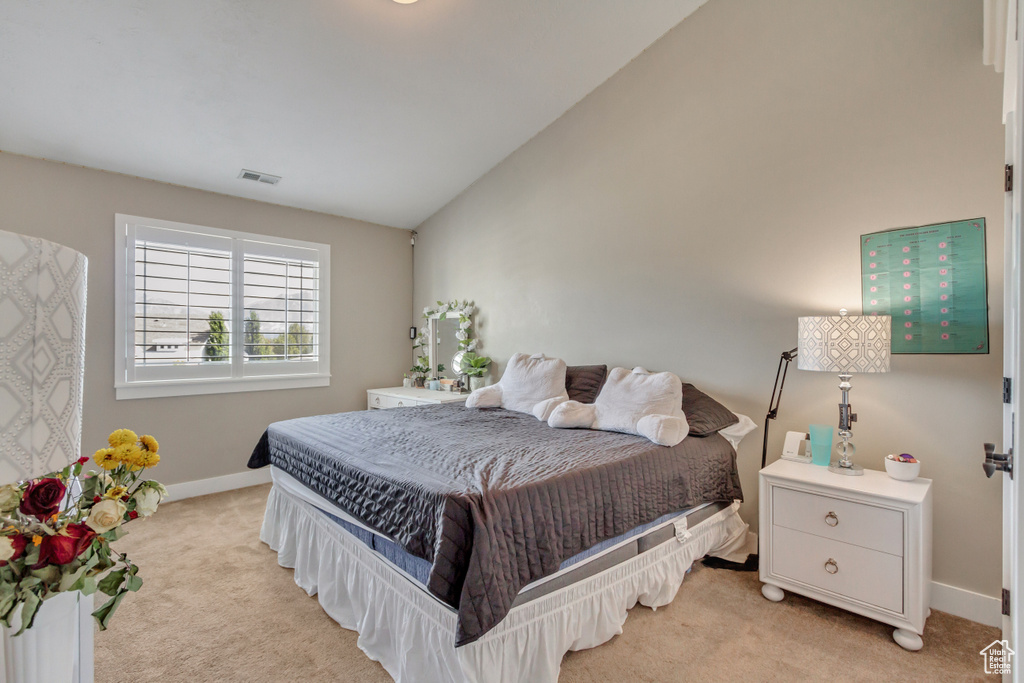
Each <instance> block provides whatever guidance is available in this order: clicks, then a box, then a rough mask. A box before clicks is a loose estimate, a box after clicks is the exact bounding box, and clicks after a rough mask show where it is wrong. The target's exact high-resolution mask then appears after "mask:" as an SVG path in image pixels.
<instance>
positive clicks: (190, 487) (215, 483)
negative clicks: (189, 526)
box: [167, 467, 270, 502]
mask: <svg viewBox="0 0 1024 683" xmlns="http://www.w3.org/2000/svg"><path fill="white" fill-rule="evenodd" d="M267 483H270V468H269V467H264V468H262V469H258V470H248V471H246V472H238V473H236V474H225V475H224V476H222V477H210V478H209V479H198V480H196V481H185V482H182V483H180V484H168V486H167V499H168V501H169V502H170V501H175V500H184V499H186V498H195V497H196V496H207V495H209V494H211V493H220V492H221V491H231V490H232V489H243V488H245V487H246V486H257V485H259V484H267Z"/></svg>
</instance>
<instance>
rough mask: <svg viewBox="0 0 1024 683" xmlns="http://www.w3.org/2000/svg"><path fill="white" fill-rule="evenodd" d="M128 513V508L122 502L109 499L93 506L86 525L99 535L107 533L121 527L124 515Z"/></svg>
mask: <svg viewBox="0 0 1024 683" xmlns="http://www.w3.org/2000/svg"><path fill="white" fill-rule="evenodd" d="M127 511H128V508H126V507H125V505H124V503H122V502H121V501H119V500H111V499H109V498H107V499H106V500H101V501H100V502H98V503H96V504H95V505H93V506H92V510H91V511H90V512H89V518H88V519H86V520H85V523H86V524H87V525H88V526H89V528H90V529H92V530H93V531H95V532H96V533H98V534H102V533H106V532H107V531H110V530H111V529H113V528H114V527H118V526H121V522H123V521H124V513H125V512H127Z"/></svg>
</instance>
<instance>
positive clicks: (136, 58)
mask: <svg viewBox="0 0 1024 683" xmlns="http://www.w3.org/2000/svg"><path fill="white" fill-rule="evenodd" d="M704 2H706V0H643V2H635V1H632V0H475V1H472V0H419V2H416V3H415V4H410V5H403V4H398V3H396V2H393V1H392V0H290V1H289V2H279V1H275V2H271V1H270V0H172V1H169V2H150V1H149V0H103V1H101V2H78V1H75V0H49V1H45V2H42V1H34V2H28V1H25V2H22V1H18V2H3V3H0V150H4V151H8V152H14V153H17V154H25V155H29V156H35V157H43V158H49V159H54V160H58V161H64V162H69V163H74V164H81V165H84V166H90V167H94V168H100V169H105V170H109V171H117V172H120V173H128V174H132V175H137V176H142V177H144V178H151V179H154V180H159V181H164V182H169V183H176V184H180V185H186V186H189V187H196V188H200V189H204V190H211V191H214V192H221V193H225V194H230V195H236V196H240V197H248V198H252V199H259V200H263V201H269V202H274V203H277V204H284V205H287V206H296V207H301V208H306V209H312V210H316V211H323V212H327V213H332V214H337V215H342V216H349V217H353V218H359V219H363V220H368V221H372V222H376V223H382V224H385V225H392V226H398V227H405V228H411V227H415V226H416V225H418V224H419V223H420V222H422V221H423V220H424V219H426V218H427V217H429V216H430V215H431V214H433V213H434V212H435V211H437V210H438V209H439V208H441V207H442V206H444V205H445V204H446V203H447V202H448V201H450V200H451V199H452V198H453V197H455V196H456V195H457V194H458V193H459V192H461V191H462V190H463V189H465V188H466V187H467V186H469V185H470V184H471V183H472V182H473V181H474V180H476V179H477V178H479V177H480V176H481V175H483V174H484V173H485V172H486V171H487V170H489V169H490V168H491V167H493V166H494V165H495V164H497V163H498V162H499V161H501V160H502V159H504V158H505V157H506V156H507V155H508V154H510V153H511V152H512V151H514V150H515V149H516V148H517V147H519V146H520V145H522V144H523V143H524V142H526V141H527V140H529V139H530V138H531V137H533V136H534V135H536V134H537V133H538V132H539V131H540V130H542V129H543V128H544V127H546V126H547V125H548V124H550V123H551V122H552V121H554V120H555V119H557V118H558V117H559V116H560V115H561V114H562V113H563V112H565V111H566V110H567V109H569V108H570V107H572V106H573V105H574V104H575V103H576V102H578V101H579V100H580V99H581V98H583V97H584V96H585V95H586V94H587V93H589V92H590V91H591V90H593V89H594V88H595V87H597V86H598V85H600V84H601V83H602V82H603V81H604V80H605V79H607V78H608V77H609V76H611V75H612V74H613V73H615V72H616V71H617V70H618V69H620V68H621V67H622V66H624V65H625V64H626V63H627V62H629V61H630V60H631V59H632V58H634V57H635V56H636V55H638V54H639V53H640V52H642V51H643V50H644V49H645V48H646V47H647V46H648V45H650V44H651V43H653V42H654V41H655V40H657V39H658V38H659V37H661V36H662V35H663V34H664V33H665V32H666V31H668V30H669V29H671V28H672V27H673V26H675V25H676V24H677V23H679V22H680V21H681V20H682V19H684V18H685V17H686V16H688V15H689V14H691V13H692V12H693V11H694V10H696V9H697V8H698V7H699V6H700V5H702V4H703V3H704ZM243 168H246V169H251V170H255V171H261V172H265V173H270V174H274V175H278V176H282V177H283V180H281V182H280V183H279V184H277V185H276V186H271V185H267V184H263V183H260V182H253V181H247V180H242V179H239V178H238V174H239V172H240V171H241V169H243Z"/></svg>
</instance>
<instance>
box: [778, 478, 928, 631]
mask: <svg viewBox="0 0 1024 683" xmlns="http://www.w3.org/2000/svg"><path fill="white" fill-rule="evenodd" d="M759 479H760V506H759V507H760V514H759V517H760V520H759V526H760V529H759V531H760V538H759V544H760V560H759V562H760V571H761V581H762V582H763V583H764V585H763V586H761V593H762V594H763V595H764V596H765V597H766V598H768V599H769V600H773V601H776V602H777V601H779V600H782V598H783V597H784V596H785V593H784V590H783V589H785V590H790V591H793V592H795V593H799V594H801V595H805V596H807V597H809V598H813V599H815V600H819V601H821V602H825V603H828V604H830V605H835V606H836V607H841V608H843V609H846V610H849V611H851V612H856V613H857V614H862V615H864V616H866V617H869V618H871V619H875V620H877V621H881V622H882V623H886V624H890V625H892V626H896V627H897V629H896V630H895V631H894V632H893V639H894V640H895V641H896V642H897V643H899V645H900V646H902V647H903V648H905V649H907V650H920V649H921V647H922V646H923V641H922V640H921V634H923V633H924V622H925V619H926V618H927V617H928V613H929V608H928V605H929V601H930V589H931V580H932V576H931V573H932V494H931V485H932V482H931V480H930V479H920V478H919V479H916V480H914V481H897V480H895V479H892V478H890V477H889V475H887V474H886V473H885V472H880V471H877V470H864V476H859V477H851V476H844V475H839V474H833V473H832V472H829V471H828V468H827V467H820V466H817V465H810V464H804V463H799V462H791V461H787V460H778V461H776V462H774V463H772V464H771V465H769V466H768V467H765V468H764V469H763V470H761V474H760V477H759Z"/></svg>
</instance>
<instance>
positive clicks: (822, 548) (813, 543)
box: [771, 526, 903, 614]
mask: <svg viewBox="0 0 1024 683" xmlns="http://www.w3.org/2000/svg"><path fill="white" fill-rule="evenodd" d="M771 543H772V554H771V564H772V566H771V572H772V574H774V575H776V576H780V577H784V578H788V579H791V580H793V581H799V582H801V583H805V584H808V585H810V586H813V587H815V588H818V589H821V590H824V591H828V592H830V593H834V594H836V595H840V596H843V597H846V598H851V599H853V600H859V601H861V602H865V603H868V604H870V605H874V606H876V607H880V608H882V609H886V610H889V611H891V612H895V613H897V614H901V613H902V612H903V559H902V558H901V557H897V556H895V555H890V554H888V553H882V552H878V551H876V550H870V549H868V548H862V547H860V546H856V545H850V544H848V543H840V542H839V541H834V540H831V539H828V538H821V537H820V536H814V535H812V534H805V533H802V532H799V531H793V530H792V529H786V528H784V527H779V526H776V527H774V528H773V529H772V540H771ZM830 561H831V562H830ZM826 565H827V566H826ZM833 570H834V573H833Z"/></svg>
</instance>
